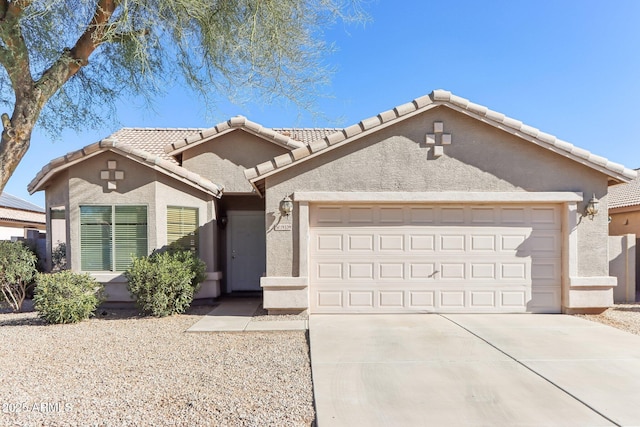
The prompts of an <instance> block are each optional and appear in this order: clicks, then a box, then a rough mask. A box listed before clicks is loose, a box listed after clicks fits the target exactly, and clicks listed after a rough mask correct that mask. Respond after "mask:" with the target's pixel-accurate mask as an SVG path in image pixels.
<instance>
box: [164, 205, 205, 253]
mask: <svg viewBox="0 0 640 427" xmlns="http://www.w3.org/2000/svg"><path fill="white" fill-rule="evenodd" d="M172 243H175V244H178V245H180V246H182V247H183V248H184V249H189V250H192V251H196V252H197V251H198V209H197V208H186V207H182V206H168V207H167V244H172Z"/></svg>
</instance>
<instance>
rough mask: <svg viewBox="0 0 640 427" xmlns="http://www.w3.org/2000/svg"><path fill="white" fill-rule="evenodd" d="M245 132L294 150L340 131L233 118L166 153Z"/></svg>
mask: <svg viewBox="0 0 640 427" xmlns="http://www.w3.org/2000/svg"><path fill="white" fill-rule="evenodd" d="M238 129H240V130H243V131H245V132H248V133H251V134H253V135H256V136H258V137H260V138H263V139H264V140H266V141H269V142H272V143H274V144H276V145H279V146H281V147H284V148H287V149H289V150H293V149H295V148H301V147H304V146H305V145H306V144H308V143H310V142H311V141H313V140H315V139H319V138H323V137H325V136H326V135H327V134H330V133H334V132H335V131H336V130H338V129H293V128H292V129H287V128H282V129H270V128H266V127H263V126H262V125H260V124H258V123H255V122H252V121H251V120H248V119H247V118H246V117H243V116H236V117H232V118H231V119H229V120H227V121H226V122H222V123H219V124H217V125H216V126H214V127H212V128H209V129H205V130H202V131H200V132H198V133H196V134H193V135H190V136H187V137H185V138H183V139H182V140H180V141H177V142H174V143H171V144H167V145H166V147H165V153H167V154H169V155H171V156H175V155H178V154H180V153H181V152H183V151H185V150H188V149H190V148H193V147H195V146H197V145H200V144H202V143H204V142H207V141H211V140H212V139H214V138H217V137H219V136H222V135H225V134H227V133H229V132H232V131H234V130H238Z"/></svg>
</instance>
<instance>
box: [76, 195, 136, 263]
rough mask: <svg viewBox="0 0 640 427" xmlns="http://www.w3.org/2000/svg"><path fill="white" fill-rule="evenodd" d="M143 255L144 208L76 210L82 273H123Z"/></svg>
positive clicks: (107, 207) (85, 208)
mask: <svg viewBox="0 0 640 427" xmlns="http://www.w3.org/2000/svg"><path fill="white" fill-rule="evenodd" d="M145 255H147V207H146V206H80V259H81V268H82V270H83V271H124V270H126V269H127V268H129V266H130V265H131V259H132V258H134V257H141V256H145Z"/></svg>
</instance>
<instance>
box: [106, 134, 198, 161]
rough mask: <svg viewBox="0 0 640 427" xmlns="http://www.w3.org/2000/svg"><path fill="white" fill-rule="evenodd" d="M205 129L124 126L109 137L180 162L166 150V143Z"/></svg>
mask: <svg viewBox="0 0 640 427" xmlns="http://www.w3.org/2000/svg"><path fill="white" fill-rule="evenodd" d="M203 130H204V129H201V128H164V129H163V128H122V129H120V130H118V131H116V132H114V133H112V134H111V135H109V136H108V137H107V138H108V139H114V140H116V141H118V142H120V143H122V144H127V145H130V146H132V147H135V148H138V149H140V150H144V151H146V152H147V153H149V154H154V155H156V156H158V157H160V158H162V159H165V160H168V161H170V162H172V163H175V164H178V162H177V161H176V159H175V158H174V157H173V156H170V155H169V154H167V153H166V152H165V150H164V148H165V147H166V145H167V144H169V143H171V142H174V141H181V140H184V139H185V138H187V137H190V136H193V135H199V133H200V132H202V131H203Z"/></svg>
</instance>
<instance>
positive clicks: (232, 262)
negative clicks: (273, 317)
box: [227, 211, 266, 292]
mask: <svg viewBox="0 0 640 427" xmlns="http://www.w3.org/2000/svg"><path fill="white" fill-rule="evenodd" d="M227 218H228V224H227V288H228V290H229V291H230V292H235V291H259V290H261V288H260V277H262V275H263V274H264V272H265V267H266V241H265V234H266V232H265V222H264V221H265V219H264V212H260V211H229V212H227Z"/></svg>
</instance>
